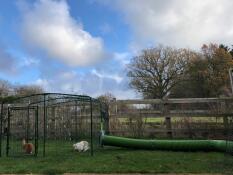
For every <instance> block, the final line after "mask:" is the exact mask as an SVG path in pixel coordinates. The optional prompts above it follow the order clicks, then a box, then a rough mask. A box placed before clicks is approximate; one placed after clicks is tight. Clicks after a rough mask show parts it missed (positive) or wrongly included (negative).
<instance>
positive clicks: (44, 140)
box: [43, 94, 46, 156]
mask: <svg viewBox="0 0 233 175" xmlns="http://www.w3.org/2000/svg"><path fill="white" fill-rule="evenodd" d="M45 98H46V94H44V139H43V142H44V143H43V156H45V142H46V104H45V100H46V99H45Z"/></svg>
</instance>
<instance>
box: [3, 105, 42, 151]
mask: <svg viewBox="0 0 233 175" xmlns="http://www.w3.org/2000/svg"><path fill="white" fill-rule="evenodd" d="M37 145H38V108H37V107H8V127H7V148H6V149H7V150H6V154H7V156H32V155H33V156H36V155H37V150H38V147H37Z"/></svg>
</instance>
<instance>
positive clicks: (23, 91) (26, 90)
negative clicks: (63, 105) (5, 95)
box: [15, 85, 44, 96]
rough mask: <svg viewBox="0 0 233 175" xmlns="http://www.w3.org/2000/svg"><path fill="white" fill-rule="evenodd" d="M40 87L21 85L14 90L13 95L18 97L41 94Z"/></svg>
mask: <svg viewBox="0 0 233 175" xmlns="http://www.w3.org/2000/svg"><path fill="white" fill-rule="evenodd" d="M43 92H44V90H43V88H42V87H40V86H37V85H23V86H18V87H16V88H15V94H16V95H19V96H25V95H31V94H39V93H43Z"/></svg>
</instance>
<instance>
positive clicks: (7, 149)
mask: <svg viewBox="0 0 233 175" xmlns="http://www.w3.org/2000/svg"><path fill="white" fill-rule="evenodd" d="M7 114H8V117H7V140H6V156H7V157H8V155H9V149H10V145H9V144H10V142H9V141H10V140H9V139H10V116H11V114H10V107H9V106H8V108H7Z"/></svg>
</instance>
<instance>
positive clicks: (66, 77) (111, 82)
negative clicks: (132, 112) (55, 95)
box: [32, 69, 136, 99]
mask: <svg viewBox="0 0 233 175" xmlns="http://www.w3.org/2000/svg"><path fill="white" fill-rule="evenodd" d="M122 78H123V77H121V76H120V75H117V74H115V75H111V74H108V73H107V72H105V73H103V72H99V71H97V70H96V69H93V70H92V71H90V72H87V73H85V74H83V73H82V74H80V73H77V72H75V71H63V72H57V73H56V76H52V77H50V78H49V77H45V78H39V79H38V80H36V81H35V82H34V83H32V84H36V85H39V86H41V87H43V88H44V89H45V90H46V91H48V92H65V93H75V94H85V95H89V96H91V97H98V96H100V95H103V94H105V93H107V92H110V93H112V94H113V95H114V96H116V97H117V98H118V99H129V98H135V97H136V93H135V91H134V90H132V89H129V88H128V87H127V85H126V84H127V83H126V82H125V79H122Z"/></svg>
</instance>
